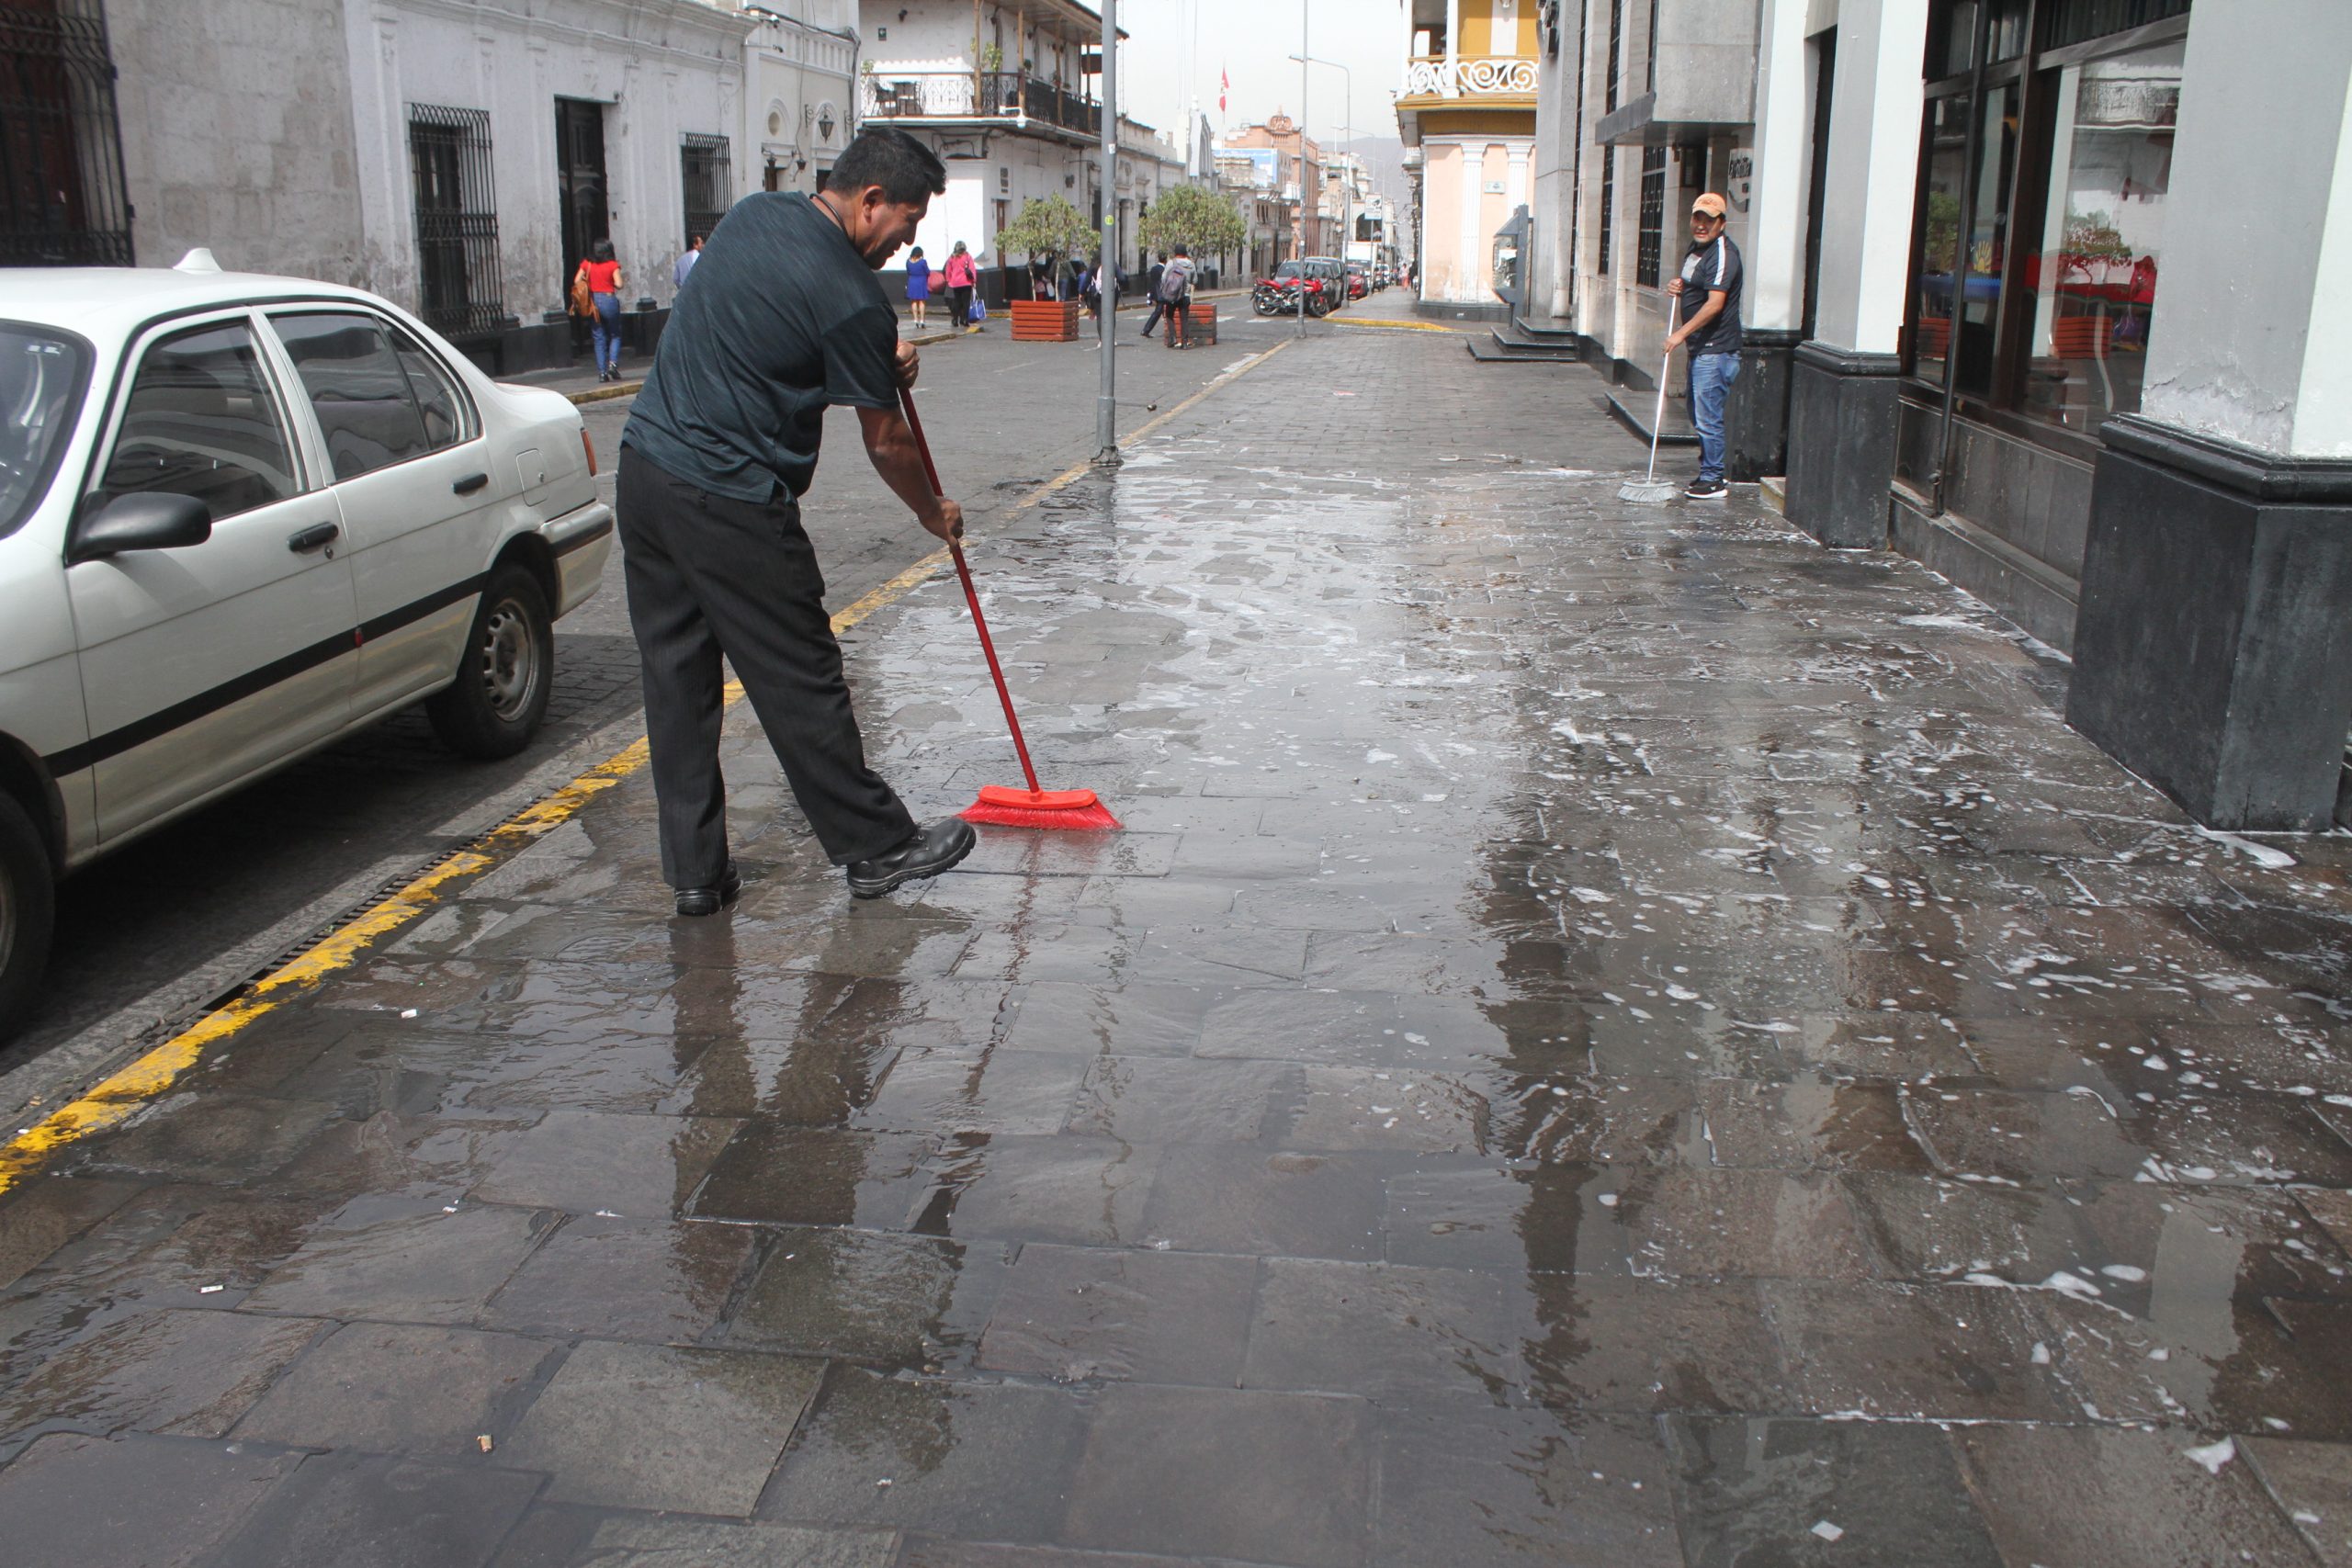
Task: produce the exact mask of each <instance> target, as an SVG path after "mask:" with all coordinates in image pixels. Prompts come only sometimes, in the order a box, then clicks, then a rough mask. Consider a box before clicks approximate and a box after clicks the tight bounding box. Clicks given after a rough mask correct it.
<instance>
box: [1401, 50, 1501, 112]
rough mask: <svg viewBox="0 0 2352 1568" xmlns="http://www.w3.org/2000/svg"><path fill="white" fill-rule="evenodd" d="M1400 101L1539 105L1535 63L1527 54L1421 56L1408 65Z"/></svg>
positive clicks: (1480, 104)
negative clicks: (1536, 98)
mask: <svg viewBox="0 0 2352 1568" xmlns="http://www.w3.org/2000/svg"><path fill="white" fill-rule="evenodd" d="M1399 98H1400V101H1402V100H1405V99H1418V100H1422V101H1425V102H1427V103H1430V104H1440V103H1443V104H1455V103H1458V104H1461V105H1463V106H1464V107H1480V106H1482V105H1486V104H1498V105H1500V104H1508V105H1511V106H1514V107H1520V106H1525V107H1532V106H1533V105H1534V102H1535V62H1534V61H1533V60H1532V59H1529V58H1528V57H1527V56H1525V55H1492V56H1472V55H1445V54H1424V55H1418V56H1416V57H1414V58H1413V59H1411V60H1408V61H1407V62H1406V64H1405V91H1404V92H1403V93H1402V94H1401V95H1399Z"/></svg>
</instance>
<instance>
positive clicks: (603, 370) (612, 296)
mask: <svg viewBox="0 0 2352 1568" xmlns="http://www.w3.org/2000/svg"><path fill="white" fill-rule="evenodd" d="M583 284H585V285H586V286H587V290H588V306H589V314H588V331H589V333H590V334H591V342H592V343H593V344H594V349H595V359H596V379H597V380H599V381H617V380H619V379H620V378H621V290H622V289H623V288H627V287H628V280H627V279H626V278H624V277H622V276H621V264H620V263H618V262H616V261H615V260H614V259H613V243H612V242H611V241H610V240H599V241H597V242H596V243H595V244H594V245H593V246H591V247H590V248H589V252H588V259H587V260H586V261H584V262H582V263H581V264H580V271H579V272H578V273H577V274H575V275H574V276H573V277H572V280H571V297H572V299H573V301H574V303H575V304H576V303H577V302H578V300H579V298H580V290H581V286H582V285H583Z"/></svg>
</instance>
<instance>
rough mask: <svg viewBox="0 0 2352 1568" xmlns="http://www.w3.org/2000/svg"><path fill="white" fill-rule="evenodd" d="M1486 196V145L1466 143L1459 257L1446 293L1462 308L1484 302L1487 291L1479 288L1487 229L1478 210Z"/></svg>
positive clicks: (1485, 248) (1463, 145) (1463, 159)
mask: <svg viewBox="0 0 2352 1568" xmlns="http://www.w3.org/2000/svg"><path fill="white" fill-rule="evenodd" d="M1486 194H1487V144H1486V143H1485V142H1484V141H1464V142H1463V143H1462V254H1461V255H1460V256H1458V257H1457V258H1456V259H1455V262H1454V267H1453V287H1452V288H1449V289H1448V290H1447V291H1446V292H1447V295H1448V297H1449V298H1451V299H1455V300H1457V301H1459V302H1461V303H1464V304H1469V305H1476V304H1478V303H1480V302H1482V301H1483V299H1485V296H1486V290H1485V289H1484V288H1481V287H1480V286H1479V284H1480V280H1481V279H1482V278H1483V277H1485V276H1486V271H1487V267H1486V255H1487V231H1486V230H1487V226H1486V224H1485V223H1484V222H1483V221H1482V220H1481V214H1480V211H1479V209H1480V207H1481V206H1482V204H1483V203H1484V201H1485V197H1486Z"/></svg>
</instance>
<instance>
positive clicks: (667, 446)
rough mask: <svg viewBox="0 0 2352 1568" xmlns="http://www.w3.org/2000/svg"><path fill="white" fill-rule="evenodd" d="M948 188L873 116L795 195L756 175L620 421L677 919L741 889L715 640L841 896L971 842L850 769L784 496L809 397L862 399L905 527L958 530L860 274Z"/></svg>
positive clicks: (851, 731) (698, 270)
mask: <svg viewBox="0 0 2352 1568" xmlns="http://www.w3.org/2000/svg"><path fill="white" fill-rule="evenodd" d="M946 188H947V171H946V167H945V165H944V164H942V163H941V162H940V161H939V159H938V157H937V156H936V155H935V154H933V152H932V151H931V150H930V149H929V148H927V147H925V146H923V145H922V143H921V142H920V141H916V140H915V139H914V138H912V137H910V136H909V135H908V134H907V133H906V132H904V131H902V130H888V129H885V130H867V131H865V132H863V133H861V134H860V135H859V137H858V138H857V140H856V141H854V142H852V143H851V144H850V147H849V150H848V151H847V152H843V153H842V156H841V160H840V162H839V163H837V164H834V165H833V170H832V177H831V180H830V181H829V182H828V184H827V186H826V188H825V189H824V190H822V191H820V192H819V193H818V194H817V195H816V196H815V197H813V198H812V197H808V196H804V195H801V194H799V193H798V192H778V191H759V192H754V193H752V195H750V196H748V197H744V198H743V199H742V200H741V201H740V202H738V203H736V204H735V207H734V209H732V210H731V211H729V213H728V215H727V218H726V220H725V221H724V222H722V223H720V224H719V225H718V228H717V229H716V230H715V231H713V232H712V233H711V235H710V238H709V239H708V241H707V243H705V245H704V248H703V252H702V259H701V260H700V261H699V262H697V263H695V276H696V277H699V278H701V279H702V281H701V282H699V283H697V284H695V286H694V287H693V288H690V289H685V290H683V291H682V292H681V293H680V294H679V296H678V302H677V304H676V306H675V307H674V308H673V311H672V314H671V318H670V324H669V327H668V329H667V330H666V331H664V332H663V333H662V342H661V346H660V348H659V349H658V350H657V351H656V353H655V355H654V360H653V367H652V369H651V370H650V371H649V372H648V373H647V375H646V378H645V388H644V390H642V391H640V392H639V394H638V396H637V403H636V406H635V408H634V409H633V410H632V411H631V412H630V414H629V421H628V427H627V428H626V429H625V430H623V432H622V433H621V456H620V471H619V475H618V479H617V485H618V491H619V493H618V497H617V500H618V505H617V507H616V512H617V513H618V516H619V524H620V536H621V547H622V551H623V566H624V569H625V575H626V578H627V581H628V608H629V621H630V624H631V626H633V627H634V629H635V630H636V633H637V643H638V649H639V654H640V655H641V657H642V660H643V664H644V689H645V723H646V737H647V739H648V740H649V741H650V745H651V750H652V769H653V790H654V795H655V796H656V798H657V800H658V802H659V806H660V820H661V838H662V879H663V880H664V881H666V882H667V883H669V884H670V886H672V887H673V888H675V889H676V890H677V910H678V913H679V914H681V915H709V914H715V913H717V912H718V909H719V908H722V907H724V906H725V905H727V904H729V903H731V902H733V901H734V899H735V897H736V895H737V894H738V893H739V892H740V891H741V886H742V883H741V876H740V874H738V872H737V870H736V867H735V863H734V861H733V859H732V858H731V857H730V856H729V853H728V849H727V786H726V783H725V781H724V780H723V779H722V778H721V776H720V774H719V766H718V735H719V724H720V720H721V718H722V716H723V708H724V702H725V699H724V696H723V689H722V684H721V679H720V671H719V660H720V658H721V656H722V655H723V656H724V657H725V658H726V659H727V660H728V661H729V663H731V664H733V666H734V667H735V672H736V675H737V676H738V677H739V678H740V679H741V681H742V682H743V687H744V690H745V691H746V692H747V693H748V694H750V696H751V699H752V709H753V711H754V712H756V713H757V714H758V715H759V718H760V724H761V727H762V728H764V729H765V730H766V731H767V735H768V740H769V743H770V744H771V745H773V746H774V747H775V754H776V760H777V761H780V762H781V763H783V765H784V773H785V777H786V780H787V781H789V783H790V784H791V785H792V793H793V795H794V797H795V798H796V799H797V800H798V802H799V803H800V808H801V810H802V811H803V812H804V813H805V814H806V815H807V816H808V818H809V827H810V828H811V829H814V830H815V832H816V835H817V840H818V842H819V843H820V844H821V845H822V846H823V848H824V851H825V853H826V855H827V856H828V857H829V858H830V859H831V861H832V863H834V864H836V865H839V866H842V867H844V868H846V870H847V872H848V874H849V887H850V891H851V893H853V894H854V895H855V896H857V897H861V898H871V897H878V896H880V895H881V894H884V893H887V892H888V891H889V890H890V889H891V888H893V887H897V886H900V885H901V884H903V883H907V882H911V881H914V880H915V879H917V878H919V877H926V876H936V875H937V874H940V873H941V872H943V871H945V870H946V869H947V868H948V867H950V866H952V865H954V864H955V863H956V862H958V861H960V860H962V859H963V858H964V857H965V856H966V855H967V854H968V853H970V852H971V849H972V841H973V836H972V829H971V828H970V826H969V825H968V824H967V823H965V822H964V821H962V820H960V819H958V818H953V817H950V818H944V819H943V820H941V821H938V822H934V823H933V824H932V825H931V826H930V827H928V828H918V827H917V826H916V825H915V821H914V818H912V817H911V816H910V815H909V814H908V811H907V808H906V807H905V806H904V805H902V804H900V802H899V797H898V795H897V794H896V793H894V792H893V791H892V790H891V788H890V786H889V785H888V784H885V783H884V782H883V781H882V779H881V778H880V777H879V776H878V775H876V773H874V771H873V770H872V769H871V768H869V767H867V766H866V764H865V742H864V740H863V739H861V738H860V736H859V734H858V728H857V717H856V716H855V714H854V713H853V712H852V711H851V708H850V694H849V683H848V682H847V680H846V679H845V678H844V676H843V674H842V654H841V648H840V645H839V644H838V643H836V642H835V641H834V640H833V633H832V625H831V618H830V617H829V616H828V615H827V614H826V611H825V598H824V596H825V581H824V577H823V575H822V573H821V572H820V570H819V569H818V565H817V557H816V552H815V550H814V549H813V548H812V547H811V546H810V544H809V536H808V535H807V534H806V533H804V532H803V531H802V529H801V525H800V505H799V498H800V497H801V496H802V495H803V494H805V493H806V492H807V491H808V489H809V482H810V480H811V479H813V478H814V477H815V475H816V470H817V449H818V443H819V439H820V436H821V435H822V434H823V433H824V417H825V410H826V409H827V408H828V407H829V406H832V405H835V404H840V405H844V406H847V407H850V408H854V409H855V410H856V411H857V417H858V423H859V426H860V433H861V434H863V435H864V437H865V455H866V457H867V458H868V459H869V460H870V461H871V462H872V463H873V464H874V468H875V471H876V472H877V473H879V474H880V475H881V476H882V478H883V479H884V481H885V482H886V483H888V485H889V487H890V489H891V490H892V491H895V492H896V493H897V494H898V496H899V499H900V500H902V501H904V502H906V503H907V506H908V507H909V509H910V510H911V511H912V512H913V513H914V514H915V517H916V519H917V520H918V521H919V522H921V523H922V525H923V526H924V527H925V528H927V529H929V530H930V531H931V532H932V533H933V534H935V535H937V536H939V537H940V538H942V539H946V540H951V541H952V540H955V539H956V538H958V537H960V536H962V534H963V529H964V513H963V509H962V508H961V507H960V506H958V505H957V504H956V502H953V501H949V500H947V499H946V498H944V496H938V495H934V494H933V491H932V488H931V485H930V484H929V482H928V481H927V479H926V478H925V476H924V472H923V465H922V459H921V457H919V456H918V454H917V452H916V448H915V444H914V441H913V438H912V436H911V435H910V434H909V432H908V429H907V423H906V420H905V419H904V417H903V416H902V415H901V414H900V413H899V388H900V387H901V386H911V385H913V383H914V379H915V368H916V365H915V351H914V348H913V346H912V345H911V344H905V343H902V342H900V340H899V331H898V314H897V312H896V311H895V310H892V309H891V307H890V302H889V300H888V298H886V297H885V296H884V294H883V292H882V286H881V283H880V281H879V280H878V279H877V278H876V276H875V273H876V270H877V269H879V268H880V267H881V266H882V265H884V264H885V263H886V262H888V260H889V259H890V257H891V256H892V255H894V254H897V253H898V251H899V249H900V248H901V247H902V246H904V245H905V244H906V243H908V242H909V241H910V240H912V239H913V238H914V232H915V225H916V224H917V223H919V222H921V221H922V216H923V213H924V211H925V210H926V209H928V208H929V207H930V205H931V198H932V197H934V196H936V195H938V194H940V193H941V192H943V191H944V190H945V189H946Z"/></svg>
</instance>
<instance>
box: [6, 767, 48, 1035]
mask: <svg viewBox="0 0 2352 1568" xmlns="http://www.w3.org/2000/svg"><path fill="white" fill-rule="evenodd" d="M56 922H57V881H56V877H55V876H54V875H53V874H52V873H51V870H50V864H49V847H48V846H47V845H46V844H44V843H42V842H41V838H40V829H37V828H35V827H34V826H33V821H32V818H29V817H28V816H26V815H25V808H24V807H21V806H19V805H17V802H16V799H15V797H14V796H11V795H0V1040H8V1039H12V1038H14V1037H15V1035H16V1032H17V1028H18V1027H19V1026H20V1025H21V1024H22V1023H23V1022H24V1021H25V1017H26V1015H27V1014H28V1013H29V1012H30V1011H31V1010H32V1004H33V996H34V993H35V992H36V990H37V989H38V988H39V987H40V976H41V971H43V970H44V969H46V968H48V967H49V942H50V937H51V933H52V931H54V929H55V926H56Z"/></svg>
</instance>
